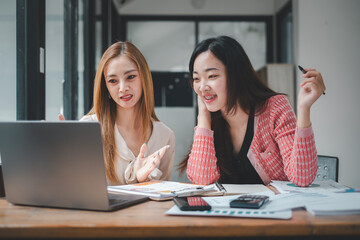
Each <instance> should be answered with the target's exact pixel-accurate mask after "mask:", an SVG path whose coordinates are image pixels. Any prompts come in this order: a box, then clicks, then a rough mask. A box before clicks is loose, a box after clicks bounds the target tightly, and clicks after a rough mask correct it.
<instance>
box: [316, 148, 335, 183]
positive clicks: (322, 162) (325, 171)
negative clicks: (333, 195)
mask: <svg viewBox="0 0 360 240" xmlns="http://www.w3.org/2000/svg"><path fill="white" fill-rule="evenodd" d="M338 170H339V158H338V157H333V156H324V155H318V171H317V174H316V178H315V180H316V181H324V180H334V181H336V182H337V181H338Z"/></svg>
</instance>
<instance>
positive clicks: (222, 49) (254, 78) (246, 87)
mask: <svg viewBox="0 0 360 240" xmlns="http://www.w3.org/2000/svg"><path fill="white" fill-rule="evenodd" d="M206 51H211V52H212V54H214V56H215V57H216V58H217V59H219V60H220V61H221V62H222V63H223V64H224V66H225V67H226V76H227V78H226V81H227V82H226V84H227V109H226V111H227V114H234V113H235V112H236V110H237V106H238V104H239V106H240V107H241V109H242V110H243V111H245V112H246V113H248V114H249V113H250V110H251V108H254V109H255V112H254V114H255V115H256V114H259V113H260V112H261V111H262V110H263V109H264V107H266V102H267V99H269V98H270V97H272V96H274V95H277V94H278V93H276V92H274V91H273V90H271V89H270V88H269V87H267V86H266V85H265V84H264V82H263V81H262V80H261V79H260V78H259V77H258V75H257V74H256V72H255V70H254V68H253V66H252V65H251V62H250V60H249V58H248V56H247V54H246V53H245V51H244V49H243V47H242V46H241V45H240V44H239V43H238V42H237V41H236V40H235V39H233V38H230V37H228V36H219V37H216V38H209V39H206V40H204V41H202V42H200V43H199V44H198V45H197V46H196V48H195V50H194V51H193V53H192V55H191V58H190V62H189V72H190V85H191V86H192V87H193V82H194V80H193V78H192V73H193V71H194V62H195V59H196V58H197V56H199V55H200V54H201V53H203V52H206ZM211 129H212V130H213V131H214V144H215V152H216V157H217V166H218V168H219V171H220V175H221V176H225V175H227V176H231V175H232V174H231V173H232V170H231V169H232V164H231V163H230V162H228V161H230V159H232V154H233V144H232V140H231V136H230V131H229V125H228V123H227V122H226V120H225V118H224V117H223V116H222V113H221V112H220V111H218V112H212V113H211ZM189 154H190V152H189V153H188V154H187V155H186V157H185V158H184V160H183V161H182V162H180V163H179V165H178V168H179V170H180V174H182V173H183V172H184V171H185V169H186V166H187V161H188V159H189ZM220 178H221V177H220Z"/></svg>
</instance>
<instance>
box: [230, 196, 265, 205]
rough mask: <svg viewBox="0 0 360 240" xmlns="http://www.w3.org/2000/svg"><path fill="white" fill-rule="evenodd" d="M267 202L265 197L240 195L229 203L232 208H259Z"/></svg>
mask: <svg viewBox="0 0 360 240" xmlns="http://www.w3.org/2000/svg"><path fill="white" fill-rule="evenodd" d="M267 201H269V197H268V196H265V195H242V196H240V197H238V198H236V199H234V200H232V201H231V202H230V207H232V208H260V207H261V206H262V205H264V203H266V202H267Z"/></svg>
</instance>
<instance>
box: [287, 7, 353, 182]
mask: <svg viewBox="0 0 360 240" xmlns="http://www.w3.org/2000/svg"><path fill="white" fill-rule="evenodd" d="M359 10H360V1H358V0H342V1H338V0H301V1H299V0H293V12H294V39H295V44H294V46H295V52H294V53H295V54H294V59H295V64H300V65H303V66H304V67H315V68H316V69H318V70H319V71H321V73H322V76H323V78H324V81H325V84H326V88H327V90H326V95H325V96H322V97H320V99H319V100H318V101H317V102H316V103H315V104H314V105H313V107H312V113H311V120H312V124H313V128H314V131H315V140H316V146H317V149H318V154H323V155H333V156H338V157H339V161H340V167H339V182H341V183H343V184H347V185H349V186H352V187H357V188H359V187H360V174H359V170H360V158H359V154H358V153H357V150H358V149H359V147H360V125H359V119H360V107H359V104H360V94H359V90H360V46H359V45H360V14H359ZM300 81H301V77H300V73H299V72H298V74H297V82H298V83H300Z"/></svg>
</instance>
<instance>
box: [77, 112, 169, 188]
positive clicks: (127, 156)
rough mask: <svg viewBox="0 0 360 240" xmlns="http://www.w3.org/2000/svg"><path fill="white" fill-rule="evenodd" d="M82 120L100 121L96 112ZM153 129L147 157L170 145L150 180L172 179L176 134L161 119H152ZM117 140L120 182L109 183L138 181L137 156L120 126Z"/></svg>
mask: <svg viewBox="0 0 360 240" xmlns="http://www.w3.org/2000/svg"><path fill="white" fill-rule="evenodd" d="M80 121H98V119H97V117H96V114H93V115H87V116H84V117H82V118H81V119H80ZM152 124H153V131H152V134H151V136H150V139H149V141H148V142H147V151H146V153H145V157H146V156H148V155H150V154H152V153H154V152H155V151H157V150H159V149H160V148H162V147H164V146H165V145H170V148H169V149H168V150H167V151H166V153H165V155H164V156H163V157H162V159H161V161H160V164H159V166H158V167H157V168H155V169H154V170H153V171H152V172H151V173H150V175H149V177H148V179H149V180H166V181H168V180H170V175H171V172H172V169H173V165H174V154H175V135H174V132H173V131H172V130H171V129H170V128H168V127H167V126H166V125H165V124H164V123H162V122H160V121H152ZM114 131H115V141H116V147H117V153H118V156H117V157H116V160H115V169H116V174H117V177H118V179H119V182H109V181H108V183H109V185H120V184H132V183H137V179H136V176H135V172H136V169H135V168H134V164H135V161H136V157H137V156H135V155H134V154H133V152H132V151H131V150H130V149H129V148H128V146H127V144H126V142H125V140H124V138H123V137H122V136H121V134H120V132H119V130H118V128H117V127H116V126H115V127H114Z"/></svg>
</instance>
